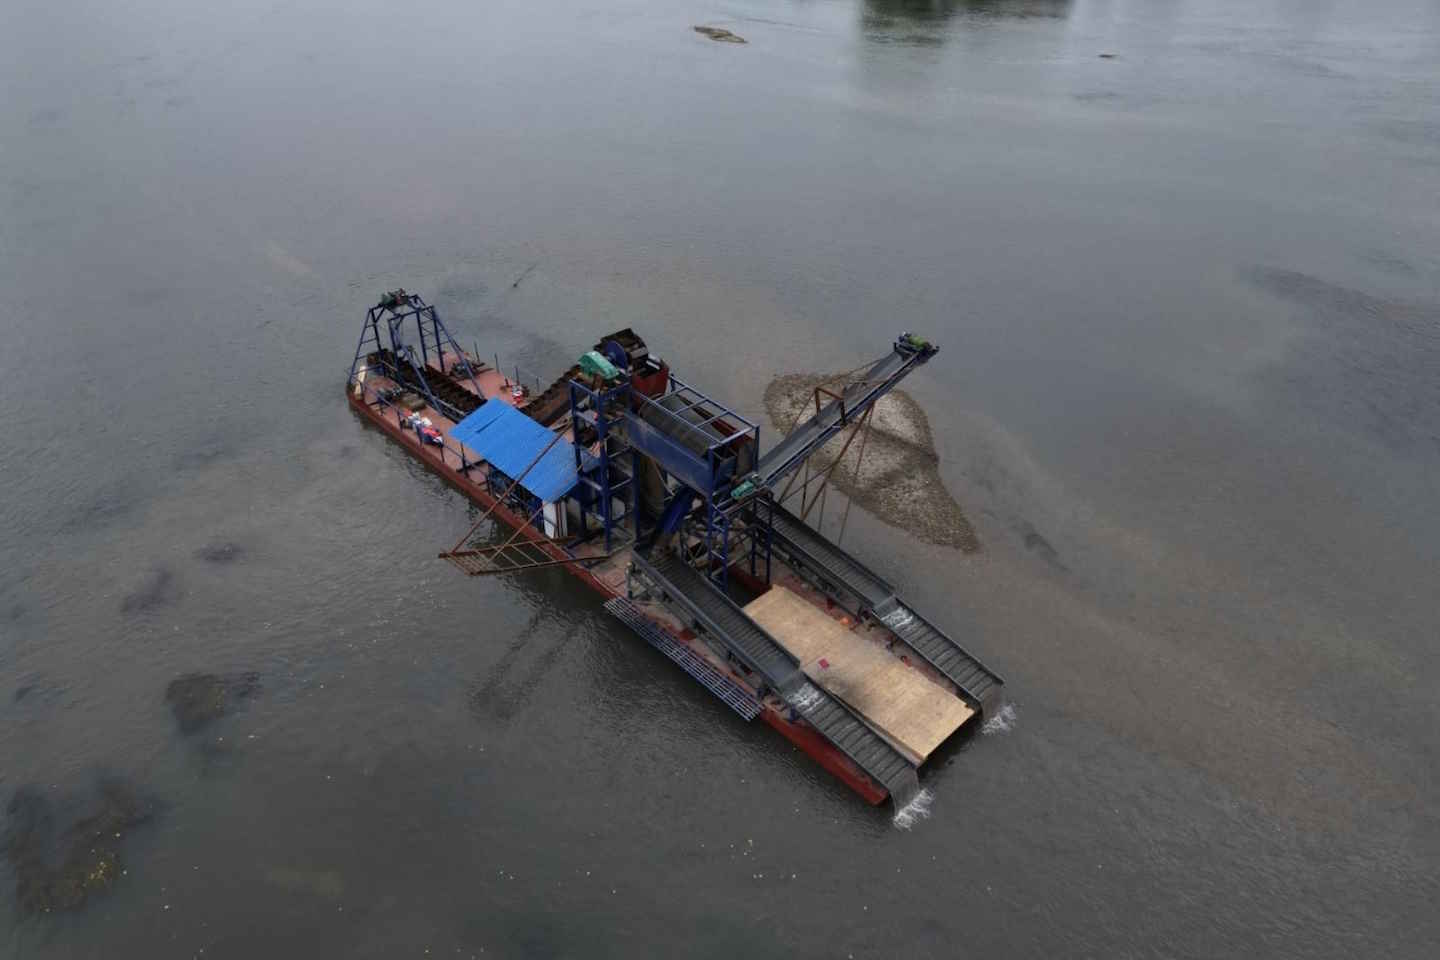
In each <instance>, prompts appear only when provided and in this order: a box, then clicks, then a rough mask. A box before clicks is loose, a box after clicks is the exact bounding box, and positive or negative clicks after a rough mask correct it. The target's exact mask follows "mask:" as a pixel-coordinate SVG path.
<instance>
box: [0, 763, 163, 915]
mask: <svg viewBox="0 0 1440 960" xmlns="http://www.w3.org/2000/svg"><path fill="white" fill-rule="evenodd" d="M153 814H154V808H153V804H151V803H150V802H149V801H148V800H146V799H144V798H142V797H141V796H140V795H139V794H138V793H137V792H136V791H135V790H134V789H133V788H132V787H131V786H130V785H129V784H127V783H125V782H124V781H122V780H119V779H117V778H113V777H104V778H101V779H100V780H99V781H97V783H96V784H95V787H94V789H93V790H91V791H90V792H88V793H85V794H82V795H67V796H63V797H61V798H59V800H58V801H57V800H56V799H53V798H52V797H51V796H50V795H49V794H47V793H45V792H42V791H41V790H40V788H38V787H35V786H26V787H21V788H20V789H18V790H16V791H15V794H14V796H12V797H11V798H10V803H9V805H8V806H7V807H6V809H5V829H4V832H3V833H0V857H3V858H4V859H5V860H6V861H7V862H8V863H9V864H10V866H11V869H12V870H13V871H14V874H15V902H16V905H17V906H18V907H19V908H20V911H21V912H22V913H48V912H51V911H53V910H73V909H76V908H78V907H81V906H83V905H84V904H85V902H86V901H87V900H89V899H90V898H91V897H92V896H94V895H95V894H97V893H101V892H103V891H105V890H106V889H108V888H109V887H110V885H111V884H113V883H114V882H115V879H116V878H117V877H118V876H120V874H121V871H122V866H121V861H120V844H121V841H122V840H124V838H125V834H126V832H127V831H129V830H130V829H132V828H134V827H136V826H139V825H140V824H142V823H145V822H146V821H147V820H149V819H150V818H151V817H152V816H153ZM62 824H63V826H62Z"/></svg>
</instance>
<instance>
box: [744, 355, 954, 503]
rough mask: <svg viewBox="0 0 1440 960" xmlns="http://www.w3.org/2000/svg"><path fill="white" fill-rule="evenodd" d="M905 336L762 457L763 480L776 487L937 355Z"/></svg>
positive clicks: (761, 475) (761, 476) (767, 484)
mask: <svg viewBox="0 0 1440 960" xmlns="http://www.w3.org/2000/svg"><path fill="white" fill-rule="evenodd" d="M905 340H906V338H905V337H902V338H901V339H900V340H897V341H896V342H895V347H894V349H893V350H891V351H890V353H889V354H887V355H886V356H884V357H882V358H880V359H879V360H877V361H876V362H875V363H874V364H872V365H871V366H870V368H869V369H868V370H866V371H865V373H864V374H863V375H862V376H861V377H860V379H859V380H856V381H855V382H853V383H851V384H850V385H849V386H848V387H846V388H845V389H844V390H843V391H841V396H842V397H843V399H840V400H831V401H830V402H829V403H827V404H826V405H825V406H824V407H822V408H821V409H820V411H819V412H818V413H816V414H815V416H813V417H811V418H810V419H809V420H807V421H805V422H804V423H802V424H800V425H799V426H797V427H796V428H795V429H794V430H791V431H790V433H789V435H788V436H786V437H785V439H783V440H781V441H780V442H779V443H778V444H776V445H775V446H773V447H771V448H770V449H769V451H767V452H766V453H765V455H764V456H762V457H761V458H760V464H759V467H758V470H759V473H760V480H761V482H762V483H764V484H765V485H766V486H768V487H772V488H773V487H775V486H776V485H777V484H778V483H779V482H780V480H782V479H784V477H785V476H787V475H788V474H789V473H790V472H791V471H792V470H794V469H796V468H797V467H799V466H800V464H802V463H804V462H805V459H806V458H807V457H809V456H810V455H811V454H812V453H814V452H815V451H816V450H818V449H820V448H821V447H822V446H824V445H825V442H826V441H827V440H829V439H830V438H831V437H833V436H834V435H835V434H836V433H838V432H839V431H840V430H842V429H844V427H845V426H846V425H848V424H851V423H854V422H855V421H856V420H857V419H858V418H859V417H860V415H861V414H863V413H864V412H865V411H866V410H867V409H868V408H869V407H870V406H872V405H873V404H874V403H875V401H877V400H879V399H880V398H881V397H883V396H884V395H885V394H887V393H889V392H890V391H891V390H892V389H894V387H895V385H896V384H897V383H899V382H900V381H901V380H903V379H904V378H905V377H906V376H907V375H908V374H909V373H910V371H911V370H914V369H915V368H916V367H917V366H919V365H920V364H922V363H924V362H925V361H927V360H929V359H930V358H931V357H932V356H933V355H934V354H935V348H934V347H929V346H927V347H925V348H924V349H920V348H919V347H916V346H913V345H910V344H908V343H906V342H905Z"/></svg>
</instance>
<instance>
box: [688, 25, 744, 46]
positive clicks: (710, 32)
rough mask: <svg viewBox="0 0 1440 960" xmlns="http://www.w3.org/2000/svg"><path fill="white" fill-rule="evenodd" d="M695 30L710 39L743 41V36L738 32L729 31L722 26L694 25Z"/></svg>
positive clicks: (727, 41)
mask: <svg viewBox="0 0 1440 960" xmlns="http://www.w3.org/2000/svg"><path fill="white" fill-rule="evenodd" d="M695 32H696V33H698V34H700V35H701V36H704V37H709V38H710V39H711V40H718V41H720V42H721V43H745V42H746V41H745V38H744V37H742V36H740V35H739V34H735V33H731V32H730V31H729V30H726V29H725V28H724V27H696V28H695Z"/></svg>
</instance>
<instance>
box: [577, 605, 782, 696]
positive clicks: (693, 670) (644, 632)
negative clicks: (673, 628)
mask: <svg viewBox="0 0 1440 960" xmlns="http://www.w3.org/2000/svg"><path fill="white" fill-rule="evenodd" d="M605 609H606V610H609V611H610V612H611V613H612V614H614V615H615V616H616V617H617V618H619V620H620V621H621V622H623V623H624V624H625V625H626V626H628V627H629V628H630V629H631V630H634V631H635V632H636V633H638V634H640V636H642V637H644V638H645V639H646V640H647V641H648V642H649V643H650V645H651V646H652V647H654V648H655V649H656V650H659V651H660V652H661V653H663V654H665V656H667V657H669V658H670V659H671V660H674V661H675V662H676V663H677V664H679V665H680V669H682V670H684V671H685V672H686V673H688V674H690V676H692V677H694V678H695V679H696V680H699V681H700V683H701V685H702V686H704V687H705V689H707V690H709V691H710V692H711V693H713V694H715V696H717V697H719V698H720V699H721V701H723V702H724V704H725V705H726V706H727V707H729V708H730V709H731V710H734V711H735V712H736V713H738V714H740V716H741V717H744V718H745V719H746V720H754V719H755V716H756V715H757V714H758V713H759V712H760V701H758V700H756V699H755V698H754V697H753V696H752V695H751V694H750V692H749V691H748V690H746V689H745V688H744V687H742V686H740V685H739V684H738V683H736V682H735V681H734V680H731V679H730V678H729V677H727V676H725V674H723V673H721V672H720V671H719V670H716V669H715V666H714V665H713V664H711V663H710V662H709V661H708V660H706V659H705V658H704V657H702V656H700V655H699V654H697V653H695V651H693V650H691V649H690V648H689V647H687V646H685V645H684V644H683V643H680V642H678V641H676V640H675V638H674V637H672V636H670V634H668V633H667V632H665V630H663V629H662V628H661V627H660V626H659V625H658V624H657V623H655V621H654V620H651V619H650V618H649V617H647V616H645V614H644V613H642V612H641V611H640V609H639V608H638V607H636V606H635V604H633V603H631V602H630V601H629V600H626V599H625V598H624V597H615V598H613V599H611V600H608V601H606V603H605Z"/></svg>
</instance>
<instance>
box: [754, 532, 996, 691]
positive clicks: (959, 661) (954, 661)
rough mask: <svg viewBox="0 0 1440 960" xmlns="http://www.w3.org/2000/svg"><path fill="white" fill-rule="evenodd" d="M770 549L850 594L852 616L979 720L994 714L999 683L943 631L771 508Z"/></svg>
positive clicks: (868, 573)
mask: <svg viewBox="0 0 1440 960" xmlns="http://www.w3.org/2000/svg"><path fill="white" fill-rule="evenodd" d="M771 544H772V549H774V550H775V551H776V552H778V553H780V554H781V555H782V556H784V557H785V558H786V560H788V561H789V562H790V563H791V565H792V566H795V567H796V568H798V569H799V570H800V572H801V573H802V574H805V575H808V576H810V577H813V578H815V579H816V580H818V581H819V582H820V583H819V585H820V586H821V587H822V588H824V589H826V590H828V591H830V592H840V591H844V592H845V593H848V594H850V595H851V596H853V597H855V598H856V600H857V601H858V610H857V611H856V612H857V613H869V614H870V616H872V617H874V618H875V619H876V620H878V621H880V622H881V623H883V624H884V625H885V626H886V627H887V628H888V629H889V630H890V631H891V632H892V633H894V634H895V635H896V636H897V637H899V638H900V639H901V640H902V641H904V643H905V644H906V645H908V646H909V647H910V648H911V649H913V650H914V651H915V652H916V653H917V654H919V655H920V656H921V657H922V658H924V659H925V661H926V662H927V663H929V664H930V665H931V666H932V667H934V668H935V669H936V670H939V671H940V672H941V673H943V674H944V675H945V676H947V677H949V678H950V680H951V682H953V683H954V684H955V686H957V687H959V688H960V692H961V694H962V696H964V698H965V699H966V701H968V702H969V704H970V705H971V706H972V707H975V708H977V709H979V710H980V711H981V713H983V714H985V715H987V716H988V715H991V714H993V713H994V711H995V710H996V709H998V708H999V706H1000V703H1001V700H1002V696H1003V693H1004V691H1003V690H1002V689H1001V688H1002V687H1003V686H1004V683H1005V681H1004V680H1002V679H1001V678H1000V675H999V674H997V673H995V671H993V670H991V669H990V668H988V667H986V666H985V664H983V663H981V662H980V660H979V658H977V657H975V656H973V655H971V654H970V653H969V652H968V651H966V650H965V648H964V647H962V646H960V644H958V643H956V642H955V641H954V640H952V639H951V638H950V637H949V635H947V634H946V633H945V631H943V630H941V629H940V628H939V627H937V626H935V625H934V624H933V623H931V622H930V621H929V620H926V619H925V618H924V617H922V616H920V614H918V613H916V612H915V610H914V609H913V608H911V607H910V605H909V604H907V603H906V602H905V601H904V600H903V599H901V598H900V597H899V596H898V595H897V594H896V593H895V589H894V587H892V586H890V584H888V583H886V582H885V581H884V580H882V579H881V578H880V577H879V576H878V575H877V574H875V573H874V572H872V571H871V570H870V569H869V568H868V567H866V566H865V565H864V564H862V563H861V562H860V561H859V560H856V559H855V558H854V557H852V556H850V554H848V553H846V552H845V551H844V550H841V549H840V547H838V546H837V545H835V544H833V543H831V542H830V541H829V540H826V539H825V538H824V537H822V536H821V535H820V534H819V533H817V532H816V531H815V530H814V529H812V528H811V527H809V526H807V525H806V524H805V523H804V522H803V521H802V520H801V519H800V518H799V517H797V516H795V515H794V514H793V513H791V512H790V511H788V510H786V509H785V508H784V507H781V506H779V505H778V504H777V505H776V506H775V519H774V526H773V539H772V541H771Z"/></svg>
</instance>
